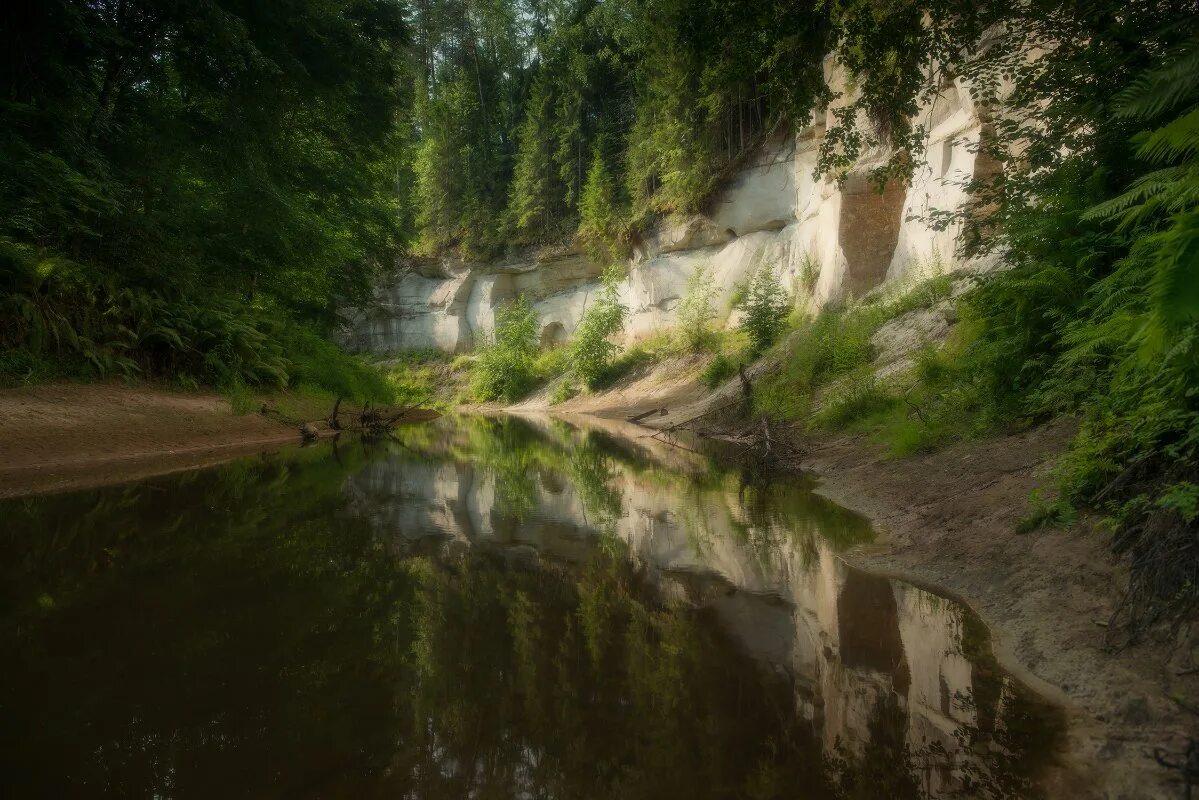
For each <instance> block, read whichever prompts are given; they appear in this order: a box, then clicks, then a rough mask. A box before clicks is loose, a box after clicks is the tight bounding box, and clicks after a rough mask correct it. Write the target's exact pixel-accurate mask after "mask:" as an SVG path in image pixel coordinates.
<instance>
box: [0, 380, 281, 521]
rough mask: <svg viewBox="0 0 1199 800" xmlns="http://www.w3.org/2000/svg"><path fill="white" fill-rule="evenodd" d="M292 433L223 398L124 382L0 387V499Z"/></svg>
mask: <svg viewBox="0 0 1199 800" xmlns="http://www.w3.org/2000/svg"><path fill="white" fill-rule="evenodd" d="M296 441H298V434H297V431H296V429H295V427H294V426H291V425H286V424H283V423H281V422H278V421H276V420H272V419H268V418H267V417H264V416H262V415H259V414H245V415H242V416H238V415H236V414H234V413H233V411H232V409H231V408H230V407H229V403H228V401H227V400H225V399H224V398H223V397H221V396H219V395H216V394H211V393H199V392H197V393H192V392H172V391H168V390H165V389H160V388H156V387H144V386H127V385H124V384H52V385H48V386H37V387H30V388H23V389H13V390H6V391H3V392H0V497H12V496H16V495H22V494H29V493H33V492H49V491H61V490H65V489H74V488H83V487H87V486H96V485H101V484H106V483H115V482H120V481H125V480H136V479H137V478H141V477H146V476H148V475H155V474H160V473H163V472H171V471H174V470H180V469H191V468H195V467H201V466H205V465H207V464H212V463H216V462H218V461H223V460H225V459H228V458H232V457H234V456H237V455H243V454H246V453H252V452H257V451H261V450H264V449H268V448H270V447H273V446H279V445H283V444H288V443H292V442H296Z"/></svg>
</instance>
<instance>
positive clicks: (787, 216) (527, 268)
mask: <svg viewBox="0 0 1199 800" xmlns="http://www.w3.org/2000/svg"><path fill="white" fill-rule="evenodd" d="M826 74H827V76H828V80H829V82H830V85H832V86H834V87H844V86H845V85H846V84H845V80H844V76H843V74H842V71H841V70H840V69H839V68H838V67H837V66H836V65H835V64H832V63H831V62H830V63H829V64H828V65H827V67H826ZM845 102H846V101H845V100H844V99H841V100H838V101H835V102H834V104H833V106H832V107H830V109H828V110H826V112H825V113H824V114H820V115H816V117H815V119H814V121H813V124H812V125H811V126H809V127H807V128H805V129H803V130H801V131H800V132H799V133H798V134H797V135H795V136H794V137H789V138H787V139H786V140H785V141H774V142H771V143H770V144H768V145H766V146H764V147H763V149H762V151H761V152H760V153H759V155H758V158H757V159H756V160H754V161H753V162H752V163H750V164H748V165H747V166H746V167H745V168H744V169H743V170H742V171H741V172H740V173H739V174H737V175H736V176H735V177H734V178H733V180H732V181H731V182H730V183H729V185H728V186H727V187H726V188H725V190H724V192H723V193H722V195H721V196H720V198H719V200H718V201H717V202H716V203H715V204H714V207H713V210H712V212H711V216H709V217H703V216H697V217H693V218H690V219H683V220H677V219H676V220H665V221H663V222H662V223H661V224H660V225H659V226H658V227H657V229H656V230H654V231H652V232H651V233H650V234H649V235H647V236H646V237H645V239H644V241H642V242H641V243H639V245H638V246H637V248H636V250H635V252H634V255H633V257H632V258H631V259H630V261H629V264H628V276H627V278H626V279H625V280H624V282H623V284H622V286H621V298H622V300H623V301H624V302H625V303H626V304H627V305H628V307H629V310H630V317H629V322H628V324H627V326H626V328H625V337H626V343H628V342H632V341H636V340H638V339H643V338H645V337H647V336H650V335H652V334H653V333H655V332H656V331H659V330H662V329H664V328H668V327H671V326H672V325H674V323H675V310H676V308H677V306H678V304H679V302H680V301H681V300H682V298H683V296H684V294H685V293H686V287H687V281H688V278H689V277H690V276H691V274H692V273H693V272H694V271H695V270H696V269H699V268H701V267H703V268H706V269H708V270H710V271H711V274H712V275H713V276H714V278H715V283H716V287H717V298H716V308H717V312H718V315H719V322H721V323H722V324H725V325H732V324H735V323H736V321H737V318H736V315H735V314H730V312H729V301H730V299H731V298H732V297H733V294H734V293H735V291H736V287H737V286H738V284H741V283H743V282H744V281H745V280H746V279H747V278H748V277H749V276H750V275H751V274H752V272H753V271H754V270H755V269H757V268H758V267H760V266H762V265H769V266H771V267H773V268H775V269H777V270H778V271H779V274H780V277H781V279H782V282H783V285H784V286H785V287H788V288H789V289H791V290H792V291H793V292H794V296H795V303H796V305H797V307H799V308H801V309H803V310H805V311H808V312H812V311H815V310H818V309H819V308H820V307H822V306H823V305H825V304H826V303H829V302H831V301H834V300H837V299H839V298H844V297H856V296H859V295H861V294H863V293H865V292H867V291H869V290H870V289H873V288H875V287H876V286H878V285H879V284H881V283H884V282H894V281H907V280H916V279H919V278H922V277H927V276H929V275H930V274H933V273H934V272H938V271H943V272H949V271H960V270H971V269H984V268H986V267H988V266H989V265H988V264H984V263H978V262H966V261H962V260H960V259H959V258H958V257H957V251H958V240H959V237H960V234H961V231H960V228H959V226H958V225H957V224H951V225H948V226H947V227H945V228H944V230H938V229H936V228H935V227H933V226H931V225H930V224H928V220H929V219H930V215H932V214H934V213H937V212H954V211H957V210H959V209H960V208H961V207H962V204H963V203H965V202H966V201H967V200H968V195H967V192H966V189H965V187H966V185H967V183H968V182H969V181H970V180H971V178H973V177H974V176H975V175H976V174H990V172H991V171H993V170H995V169H997V168H998V167H997V165H994V164H989V163H982V162H986V161H987V159H986V158H985V157H983V156H980V155H979V154H978V152H977V151H978V145H979V141H980V138H981V136H982V135H983V131H984V123H983V121H982V119H981V117H980V115H979V113H978V111H977V110H976V109H975V107H974V104H973V102H972V100H971V98H970V95H969V92H968V91H967V90H966V89H965V88H964V87H962V86H960V85H958V84H956V83H949V84H947V85H946V86H945V87H944V88H943V89H942V91H941V93H940V95H938V96H937V97H936V98H934V99H933V100H932V101H931V102H929V103H928V104H926V106H925V107H924V108H922V109H921V111H920V113H919V115H918V118H917V120H916V123H917V124H919V125H922V126H924V128H925V130H927V131H928V132H929V133H928V139H927V143H926V147H925V152H924V159H923V161H924V162H925V163H923V165H922V166H921V167H920V168H919V169H918V170H917V172H916V174H915V175H914V176H913V177H912V180H911V181H910V184H909V185H898V184H891V185H888V186H887V187H886V189H885V190H884V191H883V192H881V193H880V192H878V191H876V189H875V188H874V187H873V186H871V185H870V182H869V180H868V179H867V174H868V172H869V170H870V169H871V168H872V167H874V166H877V165H878V164H880V163H882V162H883V161H884V160H885V157H886V153H870V154H868V155H866V156H864V157H863V158H862V160H861V162H860V163H859V164H858V166H857V167H856V168H855V170H854V171H853V172H852V173H851V174H850V176H849V178H848V179H847V180H846V181H845V182H844V184H842V185H838V184H837V183H836V182H834V181H830V180H828V179H825V178H819V179H818V178H816V177H815V176H814V172H815V168H816V162H817V156H818V153H819V149H820V143H821V139H822V137H823V135H824V130H825V129H826V127H827V125H828V124H830V123H831V119H832V109H833V108H834V107H836V106H837V105H843V104H844V103H845ZM602 266H603V265H601V264H597V263H594V262H592V261H591V260H590V259H589V258H588V257H587V256H586V255H585V254H584V253H582V252H580V251H575V252H570V253H567V254H565V255H562V256H559V257H556V258H553V259H549V260H542V261H538V260H537V259H536V258H534V257H533V256H532V255H529V256H527V257H525V258H523V259H518V260H516V261H513V262H508V263H493V264H466V263H462V262H460V261H451V260H448V259H447V260H446V261H444V262H443V263H441V264H439V265H436V266H434V267H428V268H425V269H424V270H422V271H421V272H419V273H418V272H405V273H403V274H398V275H395V276H393V277H392V278H391V279H389V280H388V281H386V282H384V284H383V285H381V286H380V287H379V290H378V292H377V296H376V298H375V301H374V302H373V303H371V304H370V305H369V306H368V307H366V308H363V309H359V310H357V311H355V312H354V313H353V314H352V315H351V324H350V330H349V331H348V333H347V334H346V336H345V341H344V343H345V344H346V345H347V346H349V347H350V348H351V349H355V350H360V351H367V352H373V353H389V352H395V351H399V350H418V349H425V348H436V349H440V350H445V351H449V352H460V351H464V350H467V349H469V348H471V347H472V346H474V345H476V344H478V343H479V342H480V341H482V340H484V339H485V337H487V336H488V335H489V332H490V331H491V330H492V328H493V327H494V324H495V310H496V308H497V307H498V306H500V305H502V304H503V303H504V302H506V301H508V300H511V299H512V298H514V297H516V296H518V295H524V296H525V297H527V298H528V299H529V300H531V301H532V302H533V303H534V307H535V308H536V310H537V314H538V317H539V319H540V324H541V329H542V341H543V342H547V343H549V342H554V343H559V342H561V341H563V340H564V339H565V338H569V337H570V335H571V334H572V333H573V331H574V329H575V327H576V326H577V325H578V323H579V319H580V318H581V317H582V315H583V312H584V310H585V309H586V307H587V304H588V302H589V300H590V298H591V296H592V294H594V292H595V291H596V289H597V288H598V286H599V283H598V281H599V276H600V273H601V272H602Z"/></svg>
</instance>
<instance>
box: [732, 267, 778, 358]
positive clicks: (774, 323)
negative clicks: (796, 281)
mask: <svg viewBox="0 0 1199 800" xmlns="http://www.w3.org/2000/svg"><path fill="white" fill-rule="evenodd" d="M739 305H740V308H741V311H742V313H743V314H744V316H743V317H742V319H741V330H743V331H745V333H746V334H747V335H748V336H749V345H750V354H751V355H755V356H756V355H759V354H761V353H763V352H764V351H765V350H766V348H768V347H770V346H771V345H772V344H774V343H775V341H777V340H778V338H779V336H780V335H781V334H782V332H783V331H784V330H785V329H786V327H787V315H788V314H790V313H791V298H790V297H789V296H788V294H787V292H786V290H784V289H783V285H782V283H780V282H779V276H778V272H777V271H776V269H775V266H774V264H772V263H763V264H760V265H759V266H758V268H757V269H755V270H754V272H753V274H752V275H751V276H750V277H749V282H748V283H747V284H746V286H745V294H744V298H743V299H741V301H740V304H739Z"/></svg>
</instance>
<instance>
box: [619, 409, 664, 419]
mask: <svg viewBox="0 0 1199 800" xmlns="http://www.w3.org/2000/svg"><path fill="white" fill-rule="evenodd" d="M654 414H657V415H658V416H660V417H664V416H666V409H665V408H651V409H650V410H649V411H643V412H641V413H640V414H636V415H634V416H631V417H628V418H627V420H628V421H629V422H640V421H641V420H643V419H649V418H650V417H652V416H653V415H654Z"/></svg>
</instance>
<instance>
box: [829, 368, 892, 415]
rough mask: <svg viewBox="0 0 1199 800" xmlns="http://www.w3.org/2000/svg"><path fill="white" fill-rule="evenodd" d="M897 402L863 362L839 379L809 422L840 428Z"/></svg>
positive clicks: (886, 409)
mask: <svg viewBox="0 0 1199 800" xmlns="http://www.w3.org/2000/svg"><path fill="white" fill-rule="evenodd" d="M898 404H899V399H898V398H897V397H896V396H895V394H894V393H893V392H892V391H891V390H889V389H888V388H887V387H886V386H883V385H882V384H881V383H880V382H879V380H878V379H877V378H876V377H875V376H874V370H873V369H871V368H870V367H869V366H863V367H861V368H859V369H857V370H855V371H854V372H852V373H850V374H849V375H846V376H844V378H843V379H842V380H841V381H840V382H839V383H838V385H837V386H836V387H835V389H834V390H833V391H832V392H831V394H830V396H828V397H826V398H825V399H824V403H823V405H822V406H821V408H820V410H819V411H817V412H816V414H815V415H814V416H813V419H812V425H813V426H815V427H820V428H827V429H831V430H840V429H842V428H846V427H849V426H850V425H851V424H853V423H859V422H861V421H863V420H869V419H872V418H875V417H877V416H879V415H883V414H886V413H887V412H889V411H891V410H892V409H894V408H896V406H897V405H898Z"/></svg>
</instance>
